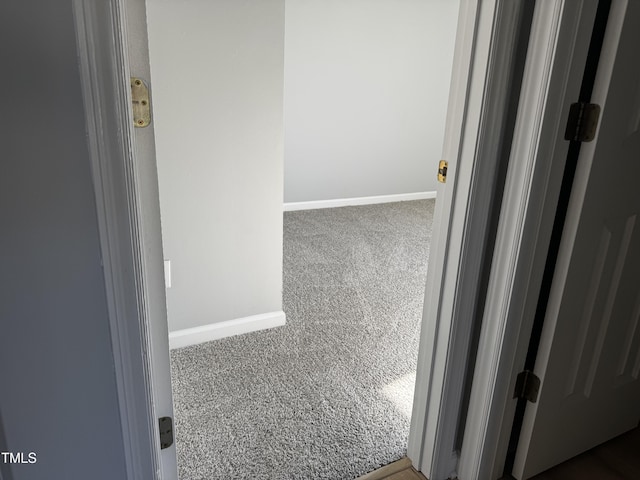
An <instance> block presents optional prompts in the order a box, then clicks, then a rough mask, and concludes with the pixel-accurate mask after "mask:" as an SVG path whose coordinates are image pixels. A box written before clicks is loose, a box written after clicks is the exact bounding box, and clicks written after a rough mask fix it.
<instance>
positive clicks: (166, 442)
mask: <svg viewBox="0 0 640 480" xmlns="http://www.w3.org/2000/svg"><path fill="white" fill-rule="evenodd" d="M158 424H159V427H160V449H165V448H169V447H170V446H171V445H173V420H172V419H171V417H162V418H160V419H159V420H158Z"/></svg>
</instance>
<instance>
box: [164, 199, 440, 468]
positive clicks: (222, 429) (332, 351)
mask: <svg viewBox="0 0 640 480" xmlns="http://www.w3.org/2000/svg"><path fill="white" fill-rule="evenodd" d="M434 203H435V201H434V200H418V201H411V202H399V203H389V204H381V205H367V206H359V207H342V208H332V209H324V210H308V211H299V212H287V213H285V214H284V292H283V300H284V310H285V312H286V314H287V324H286V325H285V326H283V327H278V328H275V329H272V330H268V331H263V332H255V333H249V334H245V335H240V336H236V337H231V338H226V339H222V340H217V341H214V342H209V343H206V344H202V345H196V346H192V347H186V348H182V349H179V350H174V351H172V352H171V367H172V382H173V391H174V403H175V415H176V444H177V451H178V464H179V474H180V478H181V480H200V479H203V480H204V479H207V480H213V479H265V480H266V479H269V480H278V479H309V480H315V479H329V480H341V479H353V478H356V477H358V476H360V475H363V474H365V473H367V472H370V471H372V470H374V469H376V468H378V467H380V466H382V465H386V464H388V463H390V462H392V461H395V460H398V459H399V458H401V457H402V456H404V455H405V454H406V449H407V437H408V433H409V420H410V415H411V405H412V399H413V388H414V382H415V368H416V360H417V352H418V336H419V329H420V319H421V314H422V304H423V296H424V285H425V281H426V268H427V259H428V256H429V241H430V238H431V223H432V218H433V208H434Z"/></svg>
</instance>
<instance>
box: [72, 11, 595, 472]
mask: <svg viewBox="0 0 640 480" xmlns="http://www.w3.org/2000/svg"><path fill="white" fill-rule="evenodd" d="M125 1H126V0H108V1H106V2H92V1H91V0H74V11H75V18H76V30H77V36H78V47H79V61H80V71H81V82H82V87H83V94H84V98H85V110H86V115H87V128H88V131H87V136H88V143H89V146H90V157H91V163H92V170H93V178H94V187H95V191H96V203H97V210H98V218H99V227H100V238H101V248H102V254H103V263H104V272H105V278H106V279H107V292H106V293H107V298H108V301H109V317H110V322H111V337H112V344H113V348H114V363H115V374H116V378H117V382H118V397H119V401H120V407H121V417H122V422H121V423H122V431H123V438H124V448H125V451H126V458H127V472H128V477H129V478H165V479H173V478H176V475H177V474H176V472H175V468H173V467H167V465H171V462H172V461H173V464H174V465H175V455H176V453H175V446H174V447H172V448H170V449H165V450H160V447H159V435H158V428H157V418H158V416H159V415H158V413H161V412H160V408H159V405H160V404H162V402H164V401H166V399H164V398H159V397H158V395H159V394H158V392H157V385H156V384H157V382H155V380H154V378H156V375H155V373H154V369H158V368H160V369H162V368H168V347H167V352H166V356H164V357H163V358H162V359H160V361H161V362H160V363H161V365H159V366H158V364H157V362H156V359H154V358H151V355H152V353H153V352H152V351H151V348H150V341H149V336H150V335H151V331H152V328H151V325H152V320H153V321H155V322H157V321H158V318H154V319H152V318H151V313H150V311H151V305H150V297H153V296H155V297H156V298H158V297H161V298H163V297H164V287H163V285H164V283H163V278H161V277H160V276H159V275H157V272H161V271H162V255H161V253H162V252H161V237H160V232H159V230H158V231H156V232H155V233H153V232H152V235H154V236H155V237H157V238H155V237H154V246H153V248H154V249H155V252H154V255H152V256H149V255H148V254H147V253H148V252H147V250H148V248H149V246H148V244H146V243H144V241H143V238H148V235H149V234H148V233H147V237H144V236H143V235H142V233H141V232H142V231H143V230H144V227H145V225H144V219H145V218H146V217H153V219H154V221H156V222H157V223H159V199H158V198H155V199H152V200H153V202H155V204H154V205H149V204H148V203H146V204H145V202H142V201H141V197H140V195H141V193H140V192H141V189H142V185H141V184H142V183H143V182H145V181H147V182H148V181H155V182H156V184H157V179H144V178H140V175H139V171H138V166H137V164H136V152H135V146H134V130H133V126H132V120H131V113H130V109H129V105H130V101H131V98H130V95H131V94H130V90H129V76H130V73H129V71H130V69H129V65H128V60H127V41H128V40H127V39H128V32H127V19H126V18H125V17H126V15H125ZM585 1H586V0H585ZM537 3H538V4H540V3H543V2H537ZM544 3H546V2H544ZM551 3H552V2H549V4H551ZM562 3H563V2H561V1H560V0H557V1H555V2H553V5H557V4H562ZM581 3H582V2H581ZM98 4H100V5H98ZM514 4H516V5H517V6H514ZM521 6H522V0H521V1H520V2H511V1H509V0H461V2H460V14H459V24H458V25H459V26H458V34H457V36H456V53H455V58H454V74H453V75H452V88H451V93H450V101H449V111H448V114H447V116H448V118H447V128H446V134H445V146H444V158H447V159H448V160H449V171H448V183H446V184H443V185H441V186H440V189H439V191H438V202H437V206H436V212H435V221H436V222H439V225H437V226H436V228H435V229H434V237H433V240H432V249H431V261H430V268H429V273H428V283H427V290H426V293H425V299H426V302H425V305H426V308H425V311H424V317H423V321H422V326H423V328H422V332H421V341H420V353H419V359H418V362H419V366H418V368H419V370H418V376H417V381H416V395H415V401H414V409H413V415H412V423H411V433H410V438H409V458H411V460H412V462H413V463H414V465H415V466H416V467H418V469H419V470H421V471H422V472H424V473H425V474H426V475H427V476H428V477H429V478H431V479H432V480H444V479H445V478H447V477H448V476H449V475H450V474H452V473H454V471H455V469H456V464H457V461H458V458H457V454H456V453H455V433H454V432H455V430H456V427H457V423H458V419H459V415H460V409H461V406H462V397H463V395H462V391H463V385H464V382H465V379H466V377H467V374H466V372H465V370H466V365H467V364H468V362H469V361H470V360H472V358H471V356H470V354H469V351H468V348H469V344H470V339H471V332H472V328H473V321H472V317H474V315H475V309H476V305H477V294H478V292H479V291H480V290H479V289H480V287H481V285H480V273H481V271H482V268H483V266H482V260H483V259H484V258H485V257H486V256H487V255H489V256H490V255H492V251H490V250H489V249H487V250H486V251H484V250H485V249H484V247H485V246H486V245H488V243H486V242H487V238H486V236H487V232H488V229H489V227H490V215H489V211H490V210H491V208H492V207H494V208H495V205H493V200H494V198H495V193H496V192H495V188H494V181H495V175H496V173H497V170H498V169H499V168H500V166H499V163H498V161H497V157H498V155H497V152H498V151H499V150H500V148H501V147H502V141H503V138H502V133H503V129H504V127H505V125H503V123H504V119H505V118H506V111H507V109H508V107H509V103H510V102H511V101H512V100H513V99H512V98H510V97H509V96H508V94H507V90H508V89H507V88H504V87H505V85H506V84H507V83H508V81H509V78H510V72H511V67H512V65H513V63H514V55H515V50H514V49H513V43H514V42H509V41H508V39H510V38H513V35H515V27H514V22H512V21H510V20H513V19H514V18H516V16H517V15H519V12H520V9H521ZM546 20H548V22H549V23H550V24H553V18H548V19H546ZM553 25H554V24H553ZM145 31H146V29H145ZM133 34H134V35H140V32H133ZM537 48H540V49H541V50H543V51H544V52H547V51H548V48H544V46H538V47H537ZM497 128H498V130H499V131H500V132H501V133H500V135H496V129H497ZM435 173H436V172H434V175H435ZM511 193H513V192H511ZM528 193H530V192H528ZM534 196H535V195H534ZM525 197H527V198H521V199H520V200H521V202H524V204H525V205H526V204H527V202H526V200H528V195H525ZM538 200H540V199H538ZM149 209H150V210H149ZM521 213H522V212H521V211H520V210H518V209H514V208H509V209H507V212H505V213H504V215H503V216H502V218H501V223H503V222H507V221H509V222H510V225H511V224H515V225H517V226H522V223H523V222H524V220H525V219H524V218H523V216H522V215H521ZM156 216H157V217H158V218H155V217H156ZM527 219H528V217H527ZM503 230H504V229H503ZM514 238H519V239H520V238H521V237H514ZM499 240H500V242H501V243H500V244H499V245H500V247H501V248H508V249H510V251H511V250H514V251H518V248H519V246H520V245H519V244H518V242H516V241H515V240H514V239H512V240H511V241H509V239H508V238H505V237H504V232H503V234H502V236H499ZM479 246H480V248H479ZM158 248H159V249H160V252H158V251H157V250H158ZM478 250H480V251H481V252H482V253H481V254H480V255H478ZM149 272H154V273H153V275H151V274H150V273H149ZM155 277H159V278H155ZM494 283H495V282H494ZM500 286H502V287H503V290H504V291H503V298H507V297H506V295H507V294H509V293H511V292H512V290H511V289H509V288H508V287H509V285H507V284H505V285H493V288H494V290H495V289H496V288H497V287H500ZM158 290H160V291H158ZM494 295H495V292H494ZM156 307H157V306H156ZM156 307H154V308H156ZM161 313H162V312H161ZM163 314H164V317H165V318H164V321H165V322H166V309H165V310H164V313H163ZM485 318H486V315H485ZM161 320H162V319H161ZM481 353H482V352H481ZM489 364H490V362H487V365H489ZM487 365H484V364H480V365H478V366H479V367H485V366H487ZM476 371H477V369H476ZM476 378H477V377H476ZM164 395H166V391H165V393H164ZM169 396H170V392H169ZM476 396H477V395H476ZM169 404H170V402H169ZM472 412H473V411H472ZM483 413H486V412H484V410H483ZM476 417H477V415H475V414H474V415H470V417H469V420H474V419H476V420H477V418H476ZM467 425H469V422H467ZM465 437H466V436H465ZM465 441H466V438H465ZM469 452H471V450H469V443H468V442H466V448H465V444H463V448H462V452H461V457H460V459H461V461H462V460H463V459H465V458H466V459H469V458H472V457H473V454H474V453H475V454H477V453H479V452H471V453H469ZM465 454H466V456H465ZM171 458H173V460H171ZM167 459H168V460H167ZM465 478H469V479H472V478H484V477H477V476H476V477H465Z"/></svg>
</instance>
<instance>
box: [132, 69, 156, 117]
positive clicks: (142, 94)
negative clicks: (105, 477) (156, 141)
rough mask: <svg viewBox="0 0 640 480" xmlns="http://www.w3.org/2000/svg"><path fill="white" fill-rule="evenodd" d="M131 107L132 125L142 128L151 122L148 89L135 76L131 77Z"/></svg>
mask: <svg viewBox="0 0 640 480" xmlns="http://www.w3.org/2000/svg"><path fill="white" fill-rule="evenodd" d="M131 107H132V109H133V124H134V126H136V127H138V128H142V127H146V126H147V125H149V123H151V108H150V106H149V89H148V88H147V86H146V85H145V84H144V82H143V81H142V80H140V79H139V78H135V77H132V78H131Z"/></svg>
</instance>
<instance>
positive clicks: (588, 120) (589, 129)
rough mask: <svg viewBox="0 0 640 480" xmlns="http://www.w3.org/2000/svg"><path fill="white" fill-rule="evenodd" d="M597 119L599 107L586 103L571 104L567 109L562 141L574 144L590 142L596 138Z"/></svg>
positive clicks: (598, 117)
mask: <svg viewBox="0 0 640 480" xmlns="http://www.w3.org/2000/svg"><path fill="white" fill-rule="evenodd" d="M599 119H600V105H597V104H595V103H586V102H578V103H574V104H572V105H571V108H570V109H569V118H568V119H567V129H566V130H565V132H564V139H565V140H571V141H576V142H590V141H591V140H593V139H594V138H595V136H596V130H597V129H598V120H599Z"/></svg>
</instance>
